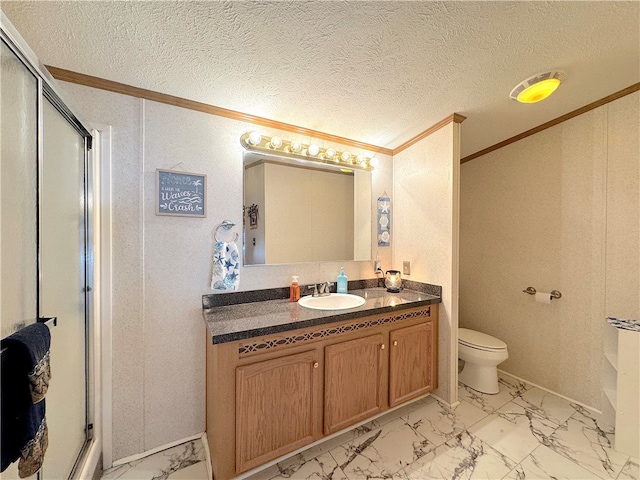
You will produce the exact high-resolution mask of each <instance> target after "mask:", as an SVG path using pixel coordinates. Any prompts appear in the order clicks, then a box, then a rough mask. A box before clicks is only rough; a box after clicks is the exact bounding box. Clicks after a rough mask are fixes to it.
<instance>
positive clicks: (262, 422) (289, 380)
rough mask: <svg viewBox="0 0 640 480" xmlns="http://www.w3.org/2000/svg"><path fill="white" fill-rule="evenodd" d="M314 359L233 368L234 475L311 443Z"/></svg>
mask: <svg viewBox="0 0 640 480" xmlns="http://www.w3.org/2000/svg"><path fill="white" fill-rule="evenodd" d="M317 356H318V353H317V351H316V350H312V351H309V352H304V353H299V354H295V355H288V356H286V357H280V358H275V359H273V360H266V361H262V362H258V363H254V364H251V365H245V366H240V367H237V368H236V472H238V473H240V472H244V471H246V470H249V469H251V468H254V467H257V466H258V465H261V464H263V463H265V462H267V461H269V460H272V459H274V458H277V457H279V456H281V455H284V454H285V453H288V452H291V451H293V450H296V449H298V448H300V447H302V446H304V445H307V444H309V443H311V442H312V441H313V439H314V437H313V436H314V432H315V431H316V428H317V427H316V422H317V421H318V418H317V415H316V414H315V409H314V398H315V395H314V393H315V391H316V389H317V388H318V386H319V383H318V382H319V381H320V380H321V378H320V379H319V378H318V377H320V375H319V369H318V359H317Z"/></svg>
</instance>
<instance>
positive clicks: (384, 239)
mask: <svg viewBox="0 0 640 480" xmlns="http://www.w3.org/2000/svg"><path fill="white" fill-rule="evenodd" d="M389 245H391V199H390V198H389V197H378V246H379V247H388V246H389Z"/></svg>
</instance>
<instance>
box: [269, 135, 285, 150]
mask: <svg viewBox="0 0 640 480" xmlns="http://www.w3.org/2000/svg"><path fill="white" fill-rule="evenodd" d="M269 145H270V146H271V148H280V147H281V146H282V139H281V138H280V137H271V142H269Z"/></svg>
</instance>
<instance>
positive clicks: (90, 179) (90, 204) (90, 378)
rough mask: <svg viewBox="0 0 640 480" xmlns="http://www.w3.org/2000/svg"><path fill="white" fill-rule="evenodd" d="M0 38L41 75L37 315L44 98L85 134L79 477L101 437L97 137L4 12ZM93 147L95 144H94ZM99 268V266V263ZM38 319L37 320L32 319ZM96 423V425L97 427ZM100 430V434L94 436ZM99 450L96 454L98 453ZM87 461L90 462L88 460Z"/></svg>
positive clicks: (75, 470)
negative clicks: (82, 432)
mask: <svg viewBox="0 0 640 480" xmlns="http://www.w3.org/2000/svg"><path fill="white" fill-rule="evenodd" d="M0 39H1V40H2V42H3V43H5V44H6V45H7V47H8V48H9V50H10V51H11V52H12V53H13V54H14V55H16V57H17V58H18V59H19V60H20V61H21V62H22V64H23V65H24V66H25V67H26V68H27V69H28V70H29V71H30V72H31V73H32V74H33V75H34V76H35V78H36V79H37V92H36V93H37V121H38V123H37V142H38V145H37V188H38V191H37V202H36V212H35V215H36V219H37V228H36V244H37V251H36V252H37V253H36V269H37V289H36V295H37V305H36V312H37V317H40V315H41V312H42V309H41V301H42V299H41V289H42V279H41V259H40V254H41V240H42V239H41V236H40V232H41V218H40V215H41V212H40V205H41V200H42V189H41V186H42V174H43V165H44V148H43V143H44V142H43V134H44V129H43V128H44V116H43V111H44V102H49V103H50V104H51V105H52V106H53V107H54V108H55V110H57V111H58V112H59V113H60V114H61V115H62V116H63V117H64V118H65V120H66V121H67V122H68V123H69V124H70V125H71V126H72V127H73V128H74V129H75V130H76V132H77V133H78V134H79V135H80V136H81V137H83V138H84V156H83V157H84V165H82V167H83V169H84V185H83V188H84V197H83V199H84V219H83V220H84V238H83V240H84V242H83V243H84V245H83V247H84V257H85V262H84V269H85V271H84V278H85V286H84V300H85V323H84V326H85V345H84V349H85V351H84V359H85V365H84V371H85V400H84V401H85V441H84V443H83V446H82V447H81V449H80V451H79V452H77V457H76V459H75V462H74V465H73V467H72V469H71V472H70V473H69V478H77V477H79V476H85V475H86V473H87V472H93V471H95V470H96V469H98V468H101V465H98V458H99V452H100V451H101V449H102V441H101V438H100V434H99V432H100V429H99V427H100V422H99V420H100V415H99V414H98V412H96V411H95V406H96V398H99V392H100V391H99V385H100V383H99V376H100V368H99V363H100V362H99V359H98V358H97V357H96V356H95V352H96V350H97V349H99V333H100V332H99V329H98V328H97V326H98V324H97V323H96V318H97V312H95V311H94V301H93V299H94V295H95V292H94V289H93V285H94V274H95V272H94V266H95V259H96V257H95V256H94V240H95V237H94V233H95V232H94V224H95V223H96V218H95V216H94V211H99V205H97V206H96V201H97V200H98V198H97V197H96V196H95V195H94V193H95V192H94V186H95V175H96V172H95V164H94V163H93V162H92V156H93V155H94V152H93V151H92V147H93V145H92V143H93V137H92V134H91V133H90V130H89V129H88V128H87V127H86V126H85V125H87V123H86V122H83V121H82V120H81V119H79V118H78V116H77V115H76V114H74V113H73V112H72V111H71V110H70V109H69V107H68V106H67V105H66V103H65V102H64V94H61V92H60V91H59V90H58V88H57V87H56V86H55V80H54V79H53V77H52V76H51V75H50V74H49V72H48V71H47V70H46V68H45V67H44V66H43V65H42V64H41V63H40V62H39V61H38V59H37V56H36V55H35V54H34V52H33V51H32V50H31V48H30V47H29V46H28V45H27V43H26V42H25V41H24V40H23V39H22V37H21V36H20V34H19V32H18V31H17V30H16V29H15V27H13V25H12V24H11V22H10V21H9V20H8V18H7V17H6V16H5V14H4V13H3V12H1V11H0ZM94 150H95V149H94ZM96 267H99V266H96ZM34 321H35V319H34ZM96 427H98V428H96ZM96 434H97V435H96ZM96 452H98V455H96ZM88 460H89V461H88ZM42 476H43V477H44V479H46V478H47V473H46V471H43V472H42V473H41V472H38V479H40V478H41V477H42Z"/></svg>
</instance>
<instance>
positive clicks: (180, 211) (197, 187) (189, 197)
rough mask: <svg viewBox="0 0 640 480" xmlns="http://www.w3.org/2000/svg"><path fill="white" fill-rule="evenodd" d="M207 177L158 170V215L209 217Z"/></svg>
mask: <svg viewBox="0 0 640 480" xmlns="http://www.w3.org/2000/svg"><path fill="white" fill-rule="evenodd" d="M206 191H207V176H206V175H200V174H197V173H185V172H175V171H173V170H160V169H159V168H158V169H156V215H178V216H183V217H206V216H207V202H206V200H207V198H206Z"/></svg>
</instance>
